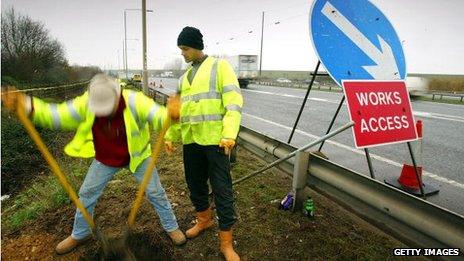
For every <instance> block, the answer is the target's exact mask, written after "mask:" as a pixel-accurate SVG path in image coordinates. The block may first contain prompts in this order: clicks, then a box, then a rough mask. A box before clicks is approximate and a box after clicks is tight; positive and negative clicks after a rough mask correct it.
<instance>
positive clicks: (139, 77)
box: [132, 74, 142, 82]
mask: <svg viewBox="0 0 464 261" xmlns="http://www.w3.org/2000/svg"><path fill="white" fill-rule="evenodd" d="M132 81H134V82H142V75H140V74H134V75H133V76H132Z"/></svg>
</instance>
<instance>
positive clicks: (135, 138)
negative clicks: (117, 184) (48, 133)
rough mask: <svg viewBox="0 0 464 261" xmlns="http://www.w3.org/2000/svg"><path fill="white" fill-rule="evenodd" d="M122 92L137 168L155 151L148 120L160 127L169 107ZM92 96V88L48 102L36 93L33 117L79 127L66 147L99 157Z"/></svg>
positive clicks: (51, 125) (75, 153) (46, 124)
mask: <svg viewBox="0 0 464 261" xmlns="http://www.w3.org/2000/svg"><path fill="white" fill-rule="evenodd" d="M122 95H123V98H124V101H125V103H126V108H125V109H124V111H123V117H124V126H125V127H126V136H127V146H128V150H129V154H130V163H129V169H130V170H131V171H132V172H134V171H135V170H136V169H137V167H138V165H139V164H140V163H142V161H143V160H144V159H146V158H147V157H149V156H150V155H151V148H150V132H149V126H148V124H149V123H151V124H152V126H153V128H154V129H155V130H160V129H161V128H162V124H163V123H164V119H165V118H166V117H167V110H166V108H165V107H163V106H161V105H158V104H156V103H155V102H154V101H153V100H152V99H150V98H148V97H147V96H145V95H144V94H143V93H141V92H136V91H132V90H123V91H122ZM88 100H89V94H88V92H85V93H84V94H83V95H81V96H78V97H76V98H74V99H72V100H68V101H66V102H63V103H59V104H56V103H46V102H44V101H43V100H41V99H39V98H36V97H34V98H33V104H34V113H33V117H32V120H33V122H34V124H36V125H39V126H42V127H45V128H49V129H61V130H77V131H76V134H75V136H74V138H73V139H72V141H71V142H70V143H69V144H67V145H66V147H65V149H64V151H65V152H66V154H68V155H70V156H72V157H81V158H91V157H95V149H94V144H93V135H92V125H93V122H94V120H95V114H93V113H92V112H91V111H90V110H89V109H88Z"/></svg>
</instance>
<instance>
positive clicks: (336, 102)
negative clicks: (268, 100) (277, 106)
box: [242, 89, 340, 104]
mask: <svg viewBox="0 0 464 261" xmlns="http://www.w3.org/2000/svg"><path fill="white" fill-rule="evenodd" d="M242 91H245V92H255V93H261V94H268V95H276V96H281V97H288V98H296V99H304V97H302V96H297V95H292V94H283V93H275V92H266V91H257V90H243V89H242ZM308 100H312V101H320V102H328V103H335V104H339V103H340V101H331V100H327V99H321V98H308Z"/></svg>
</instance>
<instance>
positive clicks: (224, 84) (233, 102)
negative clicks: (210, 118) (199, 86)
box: [218, 59, 243, 140]
mask: <svg viewBox="0 0 464 261" xmlns="http://www.w3.org/2000/svg"><path fill="white" fill-rule="evenodd" d="M218 84H219V86H220V90H221V91H222V103H223V105H224V108H225V110H226V112H225V114H224V117H223V118H222V125H223V128H222V137H223V138H227V139H234V140H235V139H236V138H237V135H238V131H239V129H240V121H241V119H242V107H243V97H242V92H241V90H240V86H239V83H238V80H237V76H236V75H235V72H234V70H233V68H232V66H231V65H230V64H229V63H228V62H227V61H225V60H222V59H221V60H220V61H219V64H218Z"/></svg>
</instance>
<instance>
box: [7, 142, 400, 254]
mask: <svg viewBox="0 0 464 261" xmlns="http://www.w3.org/2000/svg"><path fill="white" fill-rule="evenodd" d="M181 153H182V148H181V146H178V149H177V151H176V152H175V154H174V155H173V156H167V155H166V154H165V153H162V154H161V155H160V159H159V164H158V166H157V168H158V171H159V173H160V179H161V183H162V184H163V186H164V188H165V190H166V192H167V193H168V198H169V199H170V201H171V202H172V204H173V207H174V211H175V213H176V216H177V218H178V221H179V225H180V227H181V229H182V230H184V231H185V230H186V229H187V228H189V227H190V226H191V225H192V223H191V221H192V220H193V219H194V210H193V207H192V204H191V202H190V200H189V198H188V195H189V192H188V189H187V185H186V182H185V178H184V173H183V165H182V156H181ZM89 161H90V160H80V159H71V158H67V159H65V160H63V159H60V163H62V164H61V165H63V166H65V167H64V170H65V172H68V173H70V175H68V177H70V180H71V183H72V184H73V185H74V187H76V188H77V187H79V186H78V184H80V182H81V180H82V178H83V176H84V175H85V173H86V171H87V168H88V166H89V164H90V162H89ZM265 164H266V163H265V162H264V161H262V160H261V159H259V158H258V157H256V156H254V155H253V154H251V153H250V152H248V151H246V150H244V149H242V148H239V150H238V158H237V163H235V164H233V165H232V169H231V173H232V177H233V179H237V178H240V177H243V176H245V175H247V174H249V173H251V172H252V171H254V170H257V169H259V168H261V167H262V166H264V165H265ZM71 177H72V178H71ZM291 184H292V181H291V178H290V177H288V176H287V175H285V174H283V173H281V172H280V171H278V170H276V169H271V170H268V171H266V172H264V173H262V174H260V175H257V176H255V177H253V178H252V179H249V180H247V181H245V182H243V183H240V184H237V185H235V186H234V196H235V198H236V211H237V217H238V222H237V224H236V225H235V226H234V240H235V241H234V244H235V248H236V250H237V252H238V253H239V254H240V255H241V257H242V259H243V260H263V258H264V260H327V259H328V258H329V259H343V260H352V259H364V260H384V259H392V258H393V248H396V247H405V245H404V244H403V243H401V242H399V241H397V240H395V239H393V238H391V237H390V236H388V235H386V234H384V233H382V232H380V231H379V230H378V229H376V228H374V227H372V226H371V225H369V224H368V223H366V222H364V221H363V220H361V219H359V218H358V217H356V216H354V215H353V214H351V213H350V212H349V211H346V210H344V209H342V208H341V207H340V206H338V205H337V204H336V203H334V202H332V201H330V200H329V199H327V198H325V197H324V196H322V195H320V194H318V193H316V192H315V191H312V190H310V189H307V190H306V193H307V194H308V195H311V197H312V198H313V199H314V202H315V206H316V216H315V218H314V219H309V218H307V217H306V216H304V215H303V214H302V213H298V212H297V213H292V212H290V211H283V210H279V209H278V205H279V202H280V200H281V199H282V198H283V197H284V196H285V194H287V193H288V191H290V190H291ZM137 188H138V185H137V183H136V182H135V180H134V178H133V177H132V175H131V174H130V172H129V171H127V170H123V171H121V172H119V173H118V174H116V176H115V177H114V178H113V180H112V181H110V184H109V185H108V187H107V188H106V189H105V192H104V195H103V196H102V198H101V199H100V200H99V203H98V204H97V208H96V213H95V216H96V217H97V218H98V220H97V221H98V223H99V224H100V226H102V227H103V229H104V231H105V233H108V234H109V235H113V234H117V233H120V230H121V228H122V227H124V225H123V224H124V222H125V220H126V218H127V216H128V213H129V210H130V206H131V203H132V201H133V199H134V197H135V192H136V191H137ZM12 202H14V204H13V205H14V207H13V208H11V209H9V210H8V211H6V212H3V214H2V217H3V219H2V224H3V225H8V227H5V228H6V229H10V228H14V229H16V231H18V233H19V235H22V233H25V235H29V234H28V233H33V235H42V234H43V233H46V231H47V230H43V229H41V228H42V227H50V224H49V223H48V222H56V220H57V218H58V217H59V218H60V219H61V218H62V219H64V220H66V223H64V224H67V226H72V222H70V220H72V215H73V208H74V207H73V206H72V203H70V201H69V199H68V196H67V195H66V193H65V192H64V191H63V189H61V186H60V185H59V184H58V183H57V181H56V179H55V178H54V177H52V176H48V177H44V178H43V179H41V180H39V181H38V182H37V183H36V184H34V185H33V186H31V187H30V188H28V189H26V190H25V191H23V192H22V193H20V194H19V195H18V196H17V197H15V198H14V199H12ZM63 205H66V206H63ZM143 205H144V206H143V207H142V208H141V210H140V213H139V215H138V222H137V224H138V226H139V227H141V228H143V229H144V231H153V230H154V233H159V234H160V235H161V236H162V237H163V238H166V237H167V236H166V235H165V234H164V232H163V230H162V228H161V227H160V226H159V224H158V222H153V221H154V219H153V217H155V216H156V214H155V213H154V211H153V209H152V208H151V206H149V204H148V203H147V202H146V201H144V203H143ZM60 206H63V207H62V208H63V209H62V210H60V211H58V208H59V207H60ZM64 209H67V210H66V211H65V210H64ZM55 212H56V213H59V214H58V215H55ZM63 215H65V216H63ZM35 219H36V220H37V221H35V225H34V226H35V228H34V229H32V228H31V227H28V226H26V227H24V225H27V224H32V223H30V222H26V221H31V220H35ZM45 221H46V222H45ZM22 226H23V227H22ZM61 226H63V224H60V227H61ZM52 228H53V229H54V230H55V229H56V228H55V227H52ZM61 229H63V231H64V232H63V231H62V232H60V233H61V234H60V235H59V237H58V238H54V239H53V241H52V242H55V241H56V242H55V243H57V242H59V240H60V239H61V236H64V235H62V234H63V233H64V234H66V233H67V232H66V231H69V229H70V227H62V228H61ZM3 233H6V235H7V236H6V238H7V239H8V240H7V242H13V241H12V240H20V239H19V238H17V235H18V234H17V233H14V234H11V231H5V232H2V234H3ZM147 233H148V232H147ZM150 233H152V232H150ZM217 233H218V232H217V226H215V228H213V229H209V230H207V231H205V232H204V233H203V234H202V235H201V236H200V237H199V238H197V239H194V240H189V241H188V243H187V244H186V245H185V246H183V247H174V248H173V253H172V254H173V256H172V260H222V257H221V254H220V252H219V241H218V236H217ZM8 235H11V236H8ZM9 237H10V238H9ZM4 239H5V238H4ZM21 239H23V240H27V239H24V238H23V237H21ZM23 243H24V242H23V241H18V243H16V244H18V245H21V244H23ZM29 244H32V246H37V245H39V244H38V243H34V242H32V243H29ZM48 244H50V242H49V243H48ZM13 246H14V245H13ZM41 246H42V245H41ZM3 247H4V245H3V243H2V249H3ZM43 247H48V248H49V247H50V246H49V245H47V244H44V245H43ZM91 247H92V245H89V246H88V249H90V248H91ZM166 247H171V246H170V245H167V246H166ZM9 248H11V247H9V246H5V249H9ZM48 248H47V249H46V250H45V249H41V248H40V249H41V250H40V251H42V252H47V251H48V252H50V253H51V254H50V255H53V251H49V249H48ZM16 251H25V253H28V254H27V255H30V254H29V253H30V250H29V249H28V248H21V249H17V250H16ZM79 251H85V248H83V249H81V250H79ZM79 251H77V252H76V253H75V255H79V253H81V252H79ZM48 252H47V253H48ZM8 256H9V257H11V256H12V254H11V252H8V251H7V253H6V254H5V256H3V254H2V257H4V258H6V257H8ZM49 257H50V256H49ZM52 257H53V256H52ZM74 257H76V256H74Z"/></svg>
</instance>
